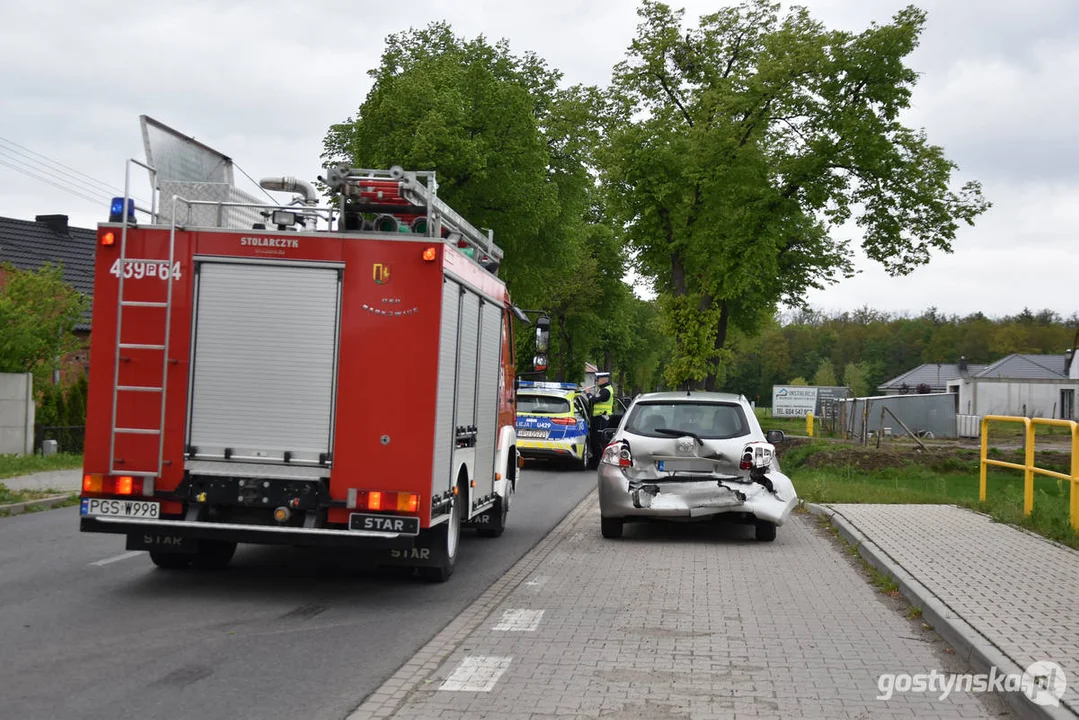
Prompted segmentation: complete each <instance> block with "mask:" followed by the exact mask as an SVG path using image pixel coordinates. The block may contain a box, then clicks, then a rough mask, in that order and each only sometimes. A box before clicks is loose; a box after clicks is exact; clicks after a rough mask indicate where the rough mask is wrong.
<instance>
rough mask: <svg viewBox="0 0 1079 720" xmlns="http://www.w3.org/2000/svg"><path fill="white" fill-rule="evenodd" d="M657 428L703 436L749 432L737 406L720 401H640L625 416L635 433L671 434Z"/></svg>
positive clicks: (726, 435)
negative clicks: (627, 415)
mask: <svg viewBox="0 0 1079 720" xmlns="http://www.w3.org/2000/svg"><path fill="white" fill-rule="evenodd" d="M660 428H663V429H667V430H681V431H683V432H691V433H694V434H695V435H698V436H699V437H702V438H733V437H740V436H742V435H748V434H749V423H748V422H746V416H745V414H744V413H743V412H742V407H741V406H740V405H734V404H721V403H691V402H679V403H641V404H639V405H637V407H635V408H633V410H632V412H630V415H629V417H628V418H627V419H626V431H627V432H631V433H633V434H635V435H648V436H651V437H670V435H669V433H663V432H658V430H659V429H660Z"/></svg>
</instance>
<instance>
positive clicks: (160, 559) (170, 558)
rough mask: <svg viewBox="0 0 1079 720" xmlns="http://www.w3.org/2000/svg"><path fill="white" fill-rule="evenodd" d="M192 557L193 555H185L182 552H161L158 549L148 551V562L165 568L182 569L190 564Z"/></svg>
mask: <svg viewBox="0 0 1079 720" xmlns="http://www.w3.org/2000/svg"><path fill="white" fill-rule="evenodd" d="M193 557H194V556H193V555H185V554H183V553H171V552H161V551H158V550H151V551H150V562H152V563H153V564H154V565H157V566H158V567H159V568H163V569H165V570H183V569H184V568H186V567H187V566H189V565H190V564H191V559H192V558H193Z"/></svg>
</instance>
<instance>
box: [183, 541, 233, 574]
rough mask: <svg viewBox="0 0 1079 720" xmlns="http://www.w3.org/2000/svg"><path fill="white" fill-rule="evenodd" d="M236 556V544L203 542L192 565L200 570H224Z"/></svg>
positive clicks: (200, 543) (200, 542)
mask: <svg viewBox="0 0 1079 720" xmlns="http://www.w3.org/2000/svg"><path fill="white" fill-rule="evenodd" d="M235 554H236V543H234V542H227V541H225V540H201V541H199V549H198V552H197V553H195V558H194V559H193V560H192V563H193V564H194V566H195V567H197V568H198V569H199V570H223V569H224V568H226V567H228V564H229V563H230V562H231V561H232V556H233V555H235Z"/></svg>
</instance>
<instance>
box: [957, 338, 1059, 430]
mask: <svg viewBox="0 0 1079 720" xmlns="http://www.w3.org/2000/svg"><path fill="white" fill-rule="evenodd" d="M1074 355H1075V350H1069V351H1067V352H1066V353H1065V354H1063V355H1024V354H1021V353H1013V354H1012V355H1008V356H1007V357H1004V358H1001V359H1000V360H998V361H996V362H995V363H993V364H992V365H989V366H988V367H986V368H984V369H982V370H979V371H976V372H967V368H965V367H964V363H963V362H960V364H959V375H960V376H959V377H958V378H956V379H953V380H949V381H948V382H947V391H948V392H950V393H955V394H956V412H957V413H960V414H963V415H974V416H977V417H982V416H984V415H1015V416H1023V417H1041V418H1063V419H1065V420H1074V419H1076V408H1075V395H1076V390H1077V389H1079V363H1076V362H1073V360H1074Z"/></svg>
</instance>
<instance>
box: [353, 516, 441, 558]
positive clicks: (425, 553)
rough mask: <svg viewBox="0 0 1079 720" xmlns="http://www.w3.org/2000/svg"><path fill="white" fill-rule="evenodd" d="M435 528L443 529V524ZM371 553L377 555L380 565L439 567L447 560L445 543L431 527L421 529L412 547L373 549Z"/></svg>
mask: <svg viewBox="0 0 1079 720" xmlns="http://www.w3.org/2000/svg"><path fill="white" fill-rule="evenodd" d="M434 530H435V531H436V532H441V531H443V528H442V525H437V526H436V527H435V528H434ZM371 553H372V556H376V557H377V560H376V561H375V562H376V564H378V565H390V566H408V567H439V566H440V565H442V564H443V563H445V562H446V550H445V545H444V544H442V543H439V542H438V538H437V537H436V533H435V532H432V531H431V529H427V530H422V531H420V534H419V535H417V536H416V538H415V540H413V541H412V547H408V548H391V549H389V550H372V551H371Z"/></svg>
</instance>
